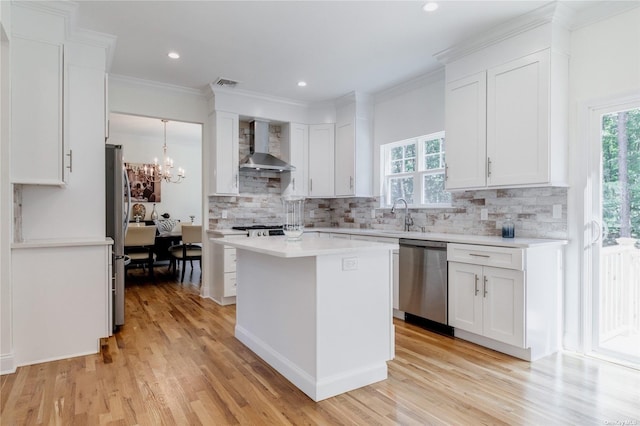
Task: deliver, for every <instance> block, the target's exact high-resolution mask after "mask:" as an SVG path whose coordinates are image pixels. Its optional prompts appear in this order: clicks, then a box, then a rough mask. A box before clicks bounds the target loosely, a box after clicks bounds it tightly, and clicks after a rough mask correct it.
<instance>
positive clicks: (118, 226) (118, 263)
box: [105, 145, 131, 331]
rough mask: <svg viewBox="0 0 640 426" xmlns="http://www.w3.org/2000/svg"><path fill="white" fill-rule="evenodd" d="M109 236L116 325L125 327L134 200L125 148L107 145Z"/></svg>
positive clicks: (114, 327) (113, 315)
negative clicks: (128, 235)
mask: <svg viewBox="0 0 640 426" xmlns="http://www.w3.org/2000/svg"><path fill="white" fill-rule="evenodd" d="M105 165H106V167H105V169H106V179H105V182H106V191H105V193H106V197H107V198H106V209H107V211H106V219H107V223H106V235H107V237H111V238H112V239H113V251H112V256H113V257H112V269H111V270H112V273H111V295H112V297H111V312H112V318H113V321H112V326H113V330H114V331H115V330H116V328H117V327H118V326H120V325H123V324H124V274H125V272H124V267H125V256H124V236H125V234H126V233H127V225H128V223H129V212H130V210H131V197H130V189H129V182H128V177H127V173H126V171H125V169H124V164H123V159H122V146H121V145H106V152H105Z"/></svg>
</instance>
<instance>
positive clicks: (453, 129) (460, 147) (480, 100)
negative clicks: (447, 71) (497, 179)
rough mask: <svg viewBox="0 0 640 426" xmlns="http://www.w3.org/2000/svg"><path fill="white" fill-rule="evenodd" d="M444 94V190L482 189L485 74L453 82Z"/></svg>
mask: <svg viewBox="0 0 640 426" xmlns="http://www.w3.org/2000/svg"><path fill="white" fill-rule="evenodd" d="M446 91H447V96H446V107H445V128H446V133H445V137H446V164H447V168H446V187H447V189H468V188H481V187H483V186H485V185H486V178H485V177H486V164H487V161H486V158H487V132H486V129H487V124H486V117H487V75H486V73H485V72H481V73H478V74H474V75H472V76H470V77H467V78H463V79H461V80H458V81H454V82H452V83H449V84H447V88H446Z"/></svg>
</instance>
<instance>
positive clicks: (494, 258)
mask: <svg viewBox="0 0 640 426" xmlns="http://www.w3.org/2000/svg"><path fill="white" fill-rule="evenodd" d="M447 260H448V261H450V262H462V263H471V264H474V265H483V266H495V267H498V268H508V269H517V270H523V269H524V250H522V249H519V248H508V247H492V246H478V245H471V244H453V243H450V244H447Z"/></svg>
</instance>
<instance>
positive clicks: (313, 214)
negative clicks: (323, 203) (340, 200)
mask: <svg viewBox="0 0 640 426" xmlns="http://www.w3.org/2000/svg"><path fill="white" fill-rule="evenodd" d="M309 217H310V218H311V219H313V218H314V217H316V214H315V212H314V210H309Z"/></svg>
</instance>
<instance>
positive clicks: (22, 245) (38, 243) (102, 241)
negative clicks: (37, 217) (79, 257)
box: [11, 237, 113, 249]
mask: <svg viewBox="0 0 640 426" xmlns="http://www.w3.org/2000/svg"><path fill="white" fill-rule="evenodd" d="M107 245H113V240H112V239H111V238H109V237H107V238H98V239H93V238H72V239H68V240H28V241H23V242H19V243H12V244H11V248H12V249H31V248H54V247H83V246H107Z"/></svg>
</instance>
